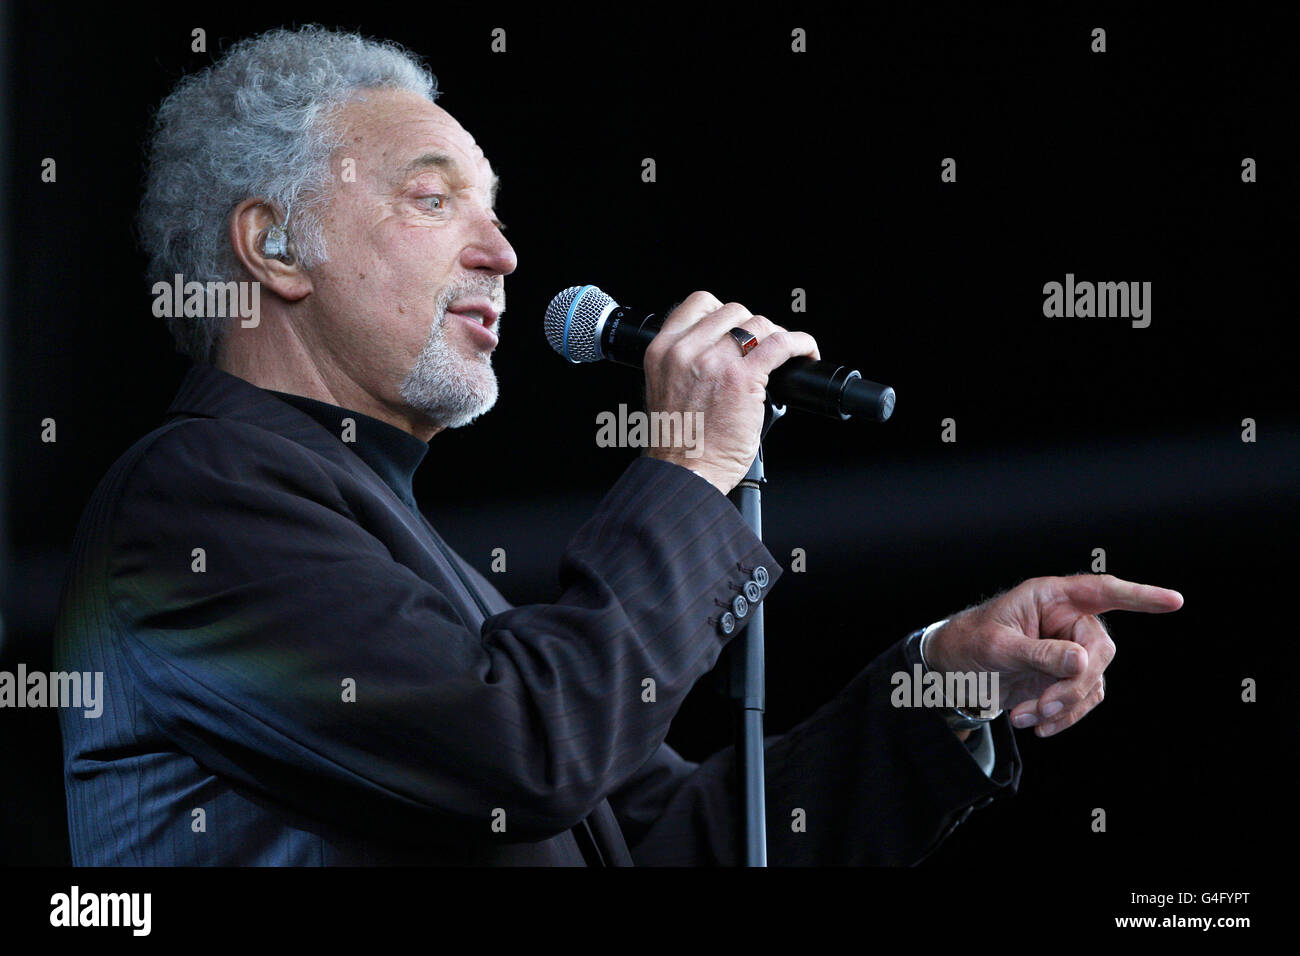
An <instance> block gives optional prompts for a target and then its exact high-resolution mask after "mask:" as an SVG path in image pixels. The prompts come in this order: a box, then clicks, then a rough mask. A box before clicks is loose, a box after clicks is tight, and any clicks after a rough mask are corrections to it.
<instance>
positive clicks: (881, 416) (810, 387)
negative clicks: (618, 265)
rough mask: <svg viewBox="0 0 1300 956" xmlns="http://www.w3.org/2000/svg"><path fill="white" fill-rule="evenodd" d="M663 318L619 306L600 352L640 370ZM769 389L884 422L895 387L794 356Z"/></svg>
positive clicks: (815, 409) (827, 411)
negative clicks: (641, 313) (643, 314)
mask: <svg viewBox="0 0 1300 956" xmlns="http://www.w3.org/2000/svg"><path fill="white" fill-rule="evenodd" d="M662 321H663V320H662V319H660V318H659V316H657V315H655V314H653V313H651V314H650V315H646V316H642V317H638V316H637V314H636V313H634V312H633V311H632V310H631V309H627V308H624V307H623V306H617V307H615V308H614V309H613V310H612V311H611V312H610V313H609V315H608V316H607V317H606V318H605V321H604V325H603V328H602V329H601V331H600V351H601V354H602V355H603V356H604V357H605V358H607V359H609V360H610V361H612V362H617V363H618V364H620V365H628V366H631V367H632V368H641V367H642V363H643V361H644V359H645V350H646V348H647V347H648V346H649V345H650V343H651V341H653V340H654V337H655V336H656V335H658V334H659V327H660V325H661V324H662ZM767 393H768V395H769V396H770V397H771V399H772V401H773V402H775V403H777V404H778V405H789V406H791V407H793V408H797V409H799V410H801V411H805V412H812V413H813V414H815V415H825V416H828V417H830V418H839V419H848V418H850V417H851V416H853V415H865V416H866V417H868V418H870V419H871V420H872V421H877V422H883V421H885V420H887V419H888V418H889V416H890V415H892V414H893V413H894V390H893V389H892V388H890V387H889V386H887V385H880V384H878V383H876V382H869V381H867V380H866V379H865V378H863V377H862V376H861V375H860V374H859V373H858V371H857V370H856V369H850V368H848V367H847V366H844V365H839V364H837V363H835V362H826V361H818V360H816V359H811V358H808V357H807V356H795V357H794V358H792V359H790V360H789V361H787V362H785V363H784V364H783V365H781V366H780V367H779V368H776V369H774V370H773V371H772V374H771V375H769V376H768V379H767Z"/></svg>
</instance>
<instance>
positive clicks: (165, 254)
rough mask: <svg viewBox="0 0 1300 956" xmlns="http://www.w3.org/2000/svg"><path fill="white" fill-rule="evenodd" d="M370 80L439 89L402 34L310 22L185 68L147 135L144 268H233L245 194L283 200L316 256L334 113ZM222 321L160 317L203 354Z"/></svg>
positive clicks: (219, 275) (279, 204) (195, 274)
mask: <svg viewBox="0 0 1300 956" xmlns="http://www.w3.org/2000/svg"><path fill="white" fill-rule="evenodd" d="M376 87H385V88H393V89H401V90H409V91H411V92H413V93H417V94H419V95H421V96H424V97H426V98H427V99H429V100H430V101H433V100H435V99H436V98H437V96H438V80H437V77H435V76H434V75H433V74H432V73H430V72H429V71H428V69H427V68H426V67H425V66H424V65H423V64H422V63H421V62H420V60H418V59H417V58H416V57H415V56H414V55H413V54H412V53H410V52H409V51H407V50H406V49H405V48H404V47H402V46H400V45H399V44H397V43H395V42H392V41H379V40H372V39H367V38H366V37H363V36H360V35H359V34H355V33H340V32H335V31H331V30H327V29H326V28H324V27H321V26H318V25H315V24H312V25H309V26H305V27H302V28H299V29H296V30H287V29H278V30H270V31H268V32H266V33H263V34H261V35H260V36H256V37H251V38H249V39H246V40H241V41H240V42H238V43H236V44H234V45H233V46H232V47H230V49H229V50H227V51H226V53H225V54H224V55H223V56H222V57H221V58H220V60H218V61H217V62H216V63H214V64H213V65H211V66H209V67H207V68H206V69H204V70H202V71H201V72H198V73H194V74H191V75H189V76H186V77H184V78H182V79H181V81H180V82H179V83H178V84H177V85H176V88H175V89H174V90H173V91H172V92H171V93H170V94H169V95H168V96H167V98H166V99H164V100H163V102H162V104H161V105H160V106H159V108H158V112H157V115H156V116H155V118H154V124H153V130H152V135H151V143H150V147H149V158H148V169H147V174H146V177H145V189H144V197H143V199H142V201H141V203H140V211H139V219H138V222H137V225H138V232H139V237H140V242H141V245H142V246H143V247H144V251H145V252H146V253H147V254H148V256H149V276H150V277H151V278H152V279H164V280H171V278H172V276H173V275H175V274H176V273H180V274H181V275H182V276H183V277H184V281H186V282H189V281H192V280H197V281H199V282H204V283H206V282H210V281H211V282H222V281H229V280H232V279H239V278H240V277H241V273H242V269H241V267H240V265H239V262H238V261H237V260H236V258H235V254H234V250H233V249H232V248H231V245H230V239H229V233H228V217H229V215H230V212H231V210H232V209H233V208H234V207H235V206H236V205H238V204H239V203H240V202H242V201H243V200H245V199H249V198H252V197H259V198H263V199H265V200H266V201H267V202H268V203H269V204H271V205H272V207H273V208H276V209H277V213H278V215H281V216H282V215H284V213H285V211H286V210H287V211H288V213H289V216H290V218H291V219H292V222H290V223H289V232H290V235H291V237H292V239H293V244H294V252H295V254H296V256H297V259H298V261H299V262H300V263H301V264H302V265H303V267H304V268H311V267H312V266H314V265H317V264H319V263H321V262H324V261H325V258H326V249H325V244H324V242H323V240H322V237H321V231H320V215H319V213H320V209H321V206H322V205H323V203H324V202H325V200H326V199H327V198H328V196H329V188H330V165H329V159H330V154H331V153H332V152H333V151H334V150H335V149H336V148H338V147H339V146H341V145H342V139H341V138H340V137H339V134H338V131H336V130H335V129H333V128H332V125H331V123H330V120H331V118H332V116H333V114H334V113H335V112H336V110H337V109H338V107H340V106H342V105H343V103H345V102H346V101H347V100H349V99H350V98H352V96H353V95H355V93H356V92H357V91H359V90H363V89H373V88H376ZM224 321H225V320H223V319H219V318H212V317H204V318H197V317H193V316H175V317H173V318H169V319H168V320H167V324H168V328H169V330H170V331H171V334H172V337H173V338H174V339H175V341H176V349H177V351H179V352H182V353H184V354H185V355H188V356H189V357H190V358H192V359H194V360H195V361H198V362H205V363H209V364H211V363H212V362H213V361H214V358H215V355H216V351H217V347H218V345H219V343H220V340H221V336H222V334H223V333H224Z"/></svg>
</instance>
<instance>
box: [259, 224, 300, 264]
mask: <svg viewBox="0 0 1300 956" xmlns="http://www.w3.org/2000/svg"><path fill="white" fill-rule="evenodd" d="M262 255H264V256H267V257H269V258H271V259H279V260H280V261H281V262H286V263H287V262H293V256H291V255H290V254H289V232H288V230H287V229H285V228H284V226H281V225H280V224H279V223H277V224H276V225H274V226H272V227H271V228H270V229H268V230H266V238H265V239H263V240H262Z"/></svg>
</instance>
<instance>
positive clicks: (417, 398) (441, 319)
mask: <svg viewBox="0 0 1300 956" xmlns="http://www.w3.org/2000/svg"><path fill="white" fill-rule="evenodd" d="M473 291H475V290H473V289H469V290H466V289H450V290H448V291H447V292H445V293H443V295H441V296H439V300H438V308H437V317H436V318H435V319H434V322H433V325H431V326H430V327H429V340H428V341H427V342H425V343H424V348H422V349H421V350H420V354H419V355H417V356H416V358H415V364H414V365H413V366H412V367H411V371H410V373H409V374H408V375H407V376H406V379H405V380H404V381H403V382H402V387H401V390H400V393H401V396H402V399H403V400H404V401H405V402H406V403H407V404H408V405H410V406H411V407H412V408H414V409H417V410H418V411H421V412H423V413H424V414H425V415H427V416H428V417H429V420H430V421H431V422H432V423H433V424H434V425H436V426H438V427H439V428H460V427H461V426H462V425H468V424H469V423H470V422H472V421H473V420H474V419H476V418H478V417H479V416H480V415H482V414H483V413H484V412H486V411H487V410H488V409H490V408H491V407H492V406H493V405H495V404H496V400H497V377H496V373H495V372H494V371H493V370H492V353H491V352H480V353H478V354H477V355H475V356H474V357H472V358H468V359H467V358H464V357H463V356H461V355H460V354H459V353H458V352H457V351H456V349H455V347H454V346H453V345H452V344H451V343H449V342H448V341H447V307H448V306H449V305H450V304H451V303H452V302H454V301H455V300H456V299H458V298H460V297H461V296H462V295H465V294H466V293H467V292H473ZM499 328H500V324H499V320H498V324H497V326H496V327H495V329H494V331H495V330H496V329H499ZM498 334H500V333H499V332H498Z"/></svg>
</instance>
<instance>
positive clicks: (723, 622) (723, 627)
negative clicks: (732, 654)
mask: <svg viewBox="0 0 1300 956" xmlns="http://www.w3.org/2000/svg"><path fill="white" fill-rule="evenodd" d="M735 629H736V618H735V616H733V615H732V613H731V612H730V611H727V612H726V613H725V614H723V615H722V618H721V619H720V620H719V621H718V630H719V631H721V632H722V633H723V634H730V633H731V632H732V631H734V630H735Z"/></svg>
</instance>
